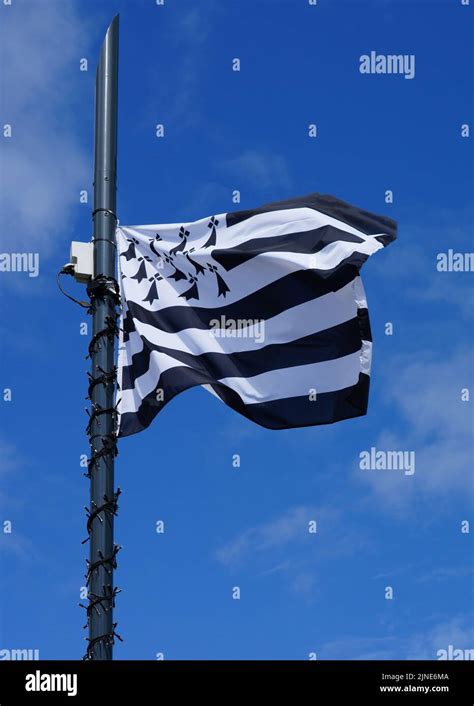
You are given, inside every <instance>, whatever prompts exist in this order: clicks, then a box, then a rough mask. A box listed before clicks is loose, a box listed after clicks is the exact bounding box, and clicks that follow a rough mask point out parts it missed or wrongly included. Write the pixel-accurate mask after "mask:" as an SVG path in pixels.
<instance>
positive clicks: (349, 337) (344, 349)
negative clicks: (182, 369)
mask: <svg viewBox="0 0 474 706" xmlns="http://www.w3.org/2000/svg"><path fill="white" fill-rule="evenodd" d="M365 311H367V310H365ZM366 320H367V321H368V317H366ZM142 340H143V349H142V350H141V351H140V352H138V353H135V354H134V355H133V356H132V362H131V364H130V365H128V366H125V367H124V368H123V369H122V383H121V388H122V390H131V389H133V387H134V386H135V381H136V380H137V378H139V377H140V376H141V375H144V374H145V373H146V372H147V370H148V368H149V367H150V357H151V353H152V351H158V352H160V353H166V354H167V355H169V356H170V357H172V358H174V359H175V360H177V361H179V362H180V363H183V365H188V366H189V367H191V368H194V369H195V370H199V371H200V372H202V373H203V374H206V373H207V374H208V375H209V376H210V377H211V378H212V379H213V380H220V379H222V378H227V377H243V378H249V377H253V376H254V375H259V374H260V373H266V372H269V371H270V370H278V369H280V368H291V367H294V366H297V365H309V364H310V363H322V362H323V361H326V360H334V359H335V358H342V357H343V356H345V355H350V354H351V353H355V352H356V351H358V350H360V347H361V344H362V341H361V325H360V318H359V316H355V317H354V318H353V319H349V320H348V321H345V322H344V323H342V324H337V325H336V326H331V327H330V328H327V329H324V330H323V331H318V332H317V333H312V334H310V335H308V336H303V337H302V338H298V339H296V340H294V341H290V342H287V343H271V344H269V345H267V346H262V347H261V348H255V349H253V350H248V351H239V352H237V353H201V354H200V355H193V354H192V353H188V352H185V351H178V350H176V349H174V348H166V347H165V346H159V345H156V344H154V343H151V342H150V341H148V340H147V339H146V338H145V337H144V336H142ZM364 340H367V339H364ZM369 340H370V339H369ZM173 370H174V368H170V370H167V371H165V372H164V373H163V374H162V378H163V379H162V381H161V386H162V387H163V388H164V389H167V388H168V387H172V385H170V383H169V382H168V379H167V377H168V376H169V375H174V373H173Z"/></svg>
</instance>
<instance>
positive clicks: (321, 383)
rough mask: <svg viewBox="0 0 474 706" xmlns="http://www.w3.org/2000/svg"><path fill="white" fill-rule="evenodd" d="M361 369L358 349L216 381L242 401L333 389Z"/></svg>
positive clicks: (347, 383)
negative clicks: (232, 391)
mask: <svg viewBox="0 0 474 706" xmlns="http://www.w3.org/2000/svg"><path fill="white" fill-rule="evenodd" d="M360 372H361V364H360V352H359V351H358V352H356V353H351V354H350V355H346V356H344V357H342V358H336V359H335V360H326V361H324V362H322V363H311V364H309V365H299V366H297V367H293V368H282V369H280V370H270V371H268V372H266V373H261V374H260V375H254V376H253V377H250V378H239V377H230V378H223V379H221V380H220V382H221V383H222V384H224V385H227V386H228V387H230V388H231V389H232V390H234V391H235V392H237V393H238V394H239V395H240V397H241V398H242V400H243V401H244V403H245V404H258V403H260V402H269V401H270V400H279V399H284V398H286V397H299V396H302V395H309V394H310V391H311V390H313V389H314V390H316V395H317V394H319V393H323V392H334V391H336V390H342V389H344V388H345V387H350V386H351V385H355V384H356V383H357V381H358V379H359V373H360Z"/></svg>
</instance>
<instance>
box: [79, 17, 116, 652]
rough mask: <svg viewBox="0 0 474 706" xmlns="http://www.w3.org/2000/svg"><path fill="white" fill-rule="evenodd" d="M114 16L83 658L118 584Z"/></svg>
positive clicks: (105, 119)
mask: <svg viewBox="0 0 474 706" xmlns="http://www.w3.org/2000/svg"><path fill="white" fill-rule="evenodd" d="M118 40H119V16H118V15H117V16H116V17H114V19H113V20H112V22H111V24H110V26H109V28H108V30H107V33H106V35H105V39H104V42H103V44H102V49H101V53H100V58H99V64H98V67H97V74H96V86H95V135H94V210H93V212H92V219H93V223H94V226H93V252H94V275H93V277H92V279H91V280H90V282H89V285H88V287H87V291H88V294H89V297H90V300H91V313H92V320H93V333H92V339H91V342H90V345H89V355H90V358H91V362H92V368H91V374H90V376H89V379H90V385H89V399H90V401H91V407H90V419H89V425H88V430H87V431H88V435H89V443H90V457H89V463H88V473H87V475H88V477H89V478H90V506H89V508H88V510H87V514H88V520H87V530H88V534H89V541H90V554H89V561H88V570H87V575H86V584H87V588H88V596H87V598H88V605H87V606H86V608H87V626H86V627H87V628H88V632H89V636H88V638H86V639H87V640H88V647H87V653H86V655H85V659H91V660H111V659H112V650H113V644H114V637H118V636H117V635H116V633H115V623H114V620H113V608H114V602H115V595H116V593H117V592H118V589H116V588H115V587H114V569H115V568H116V554H117V551H118V549H119V547H118V546H117V545H115V544H114V516H115V514H116V511H117V499H118V494H119V493H120V489H118V490H117V491H115V490H114V459H115V456H116V453H117V451H116V425H117V424H116V423H117V413H116V409H115V406H114V405H115V387H116V366H115V339H116V336H117V305H118V304H119V303H120V298H119V290H118V285H117V281H116V263H117V255H116V239H115V229H116V225H117V217H116V152H117V97H118V91H117V89H118Z"/></svg>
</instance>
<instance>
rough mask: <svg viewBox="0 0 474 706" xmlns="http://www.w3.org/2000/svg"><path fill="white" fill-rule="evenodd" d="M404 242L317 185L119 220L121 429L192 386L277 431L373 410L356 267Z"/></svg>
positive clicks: (145, 419) (141, 423) (131, 428)
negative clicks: (169, 219) (248, 207)
mask: <svg viewBox="0 0 474 706" xmlns="http://www.w3.org/2000/svg"><path fill="white" fill-rule="evenodd" d="M395 237H396V224H395V222H394V221H393V220H392V219H390V218H387V217H384V216H377V215H374V214H372V213H368V212H367V211H362V210H360V209H358V208H355V207H353V206H350V205H349V204H347V203H344V202H343V201H339V200H338V199H336V198H334V197H332V196H324V195H320V194H310V195H308V196H304V197H302V198H295V199H291V200H288V201H280V202H278V203H272V204H268V205H266V206H263V207H262V208H258V209H255V210H252V211H238V212H233V213H223V214H219V215H215V216H211V217H209V218H203V219H201V220H198V221H195V222H194V223H172V224H166V225H145V226H120V227H118V228H117V240H118V246H119V254H120V256H119V262H120V271H121V272H120V274H121V278H120V279H121V294H122V302H123V313H122V319H121V334H120V345H119V363H118V367H119V385H120V389H119V392H118V405H117V409H118V413H119V433H120V436H127V435H129V434H134V433H136V432H138V431H141V430H142V429H145V428H146V427H147V426H148V425H149V424H150V423H151V421H152V420H153V418H154V417H155V415H156V414H158V412H159V411H160V410H161V409H162V408H163V407H164V406H165V405H166V404H167V403H168V402H169V401H170V400H172V399H173V397H174V396H175V395H177V394H179V393H180V392H182V391H183V390H186V389H188V388H190V387H193V386H195V385H202V386H203V387H205V388H206V389H207V390H209V392H211V393H213V394H214V395H216V396H217V397H219V398H220V399H221V400H222V401H223V402H225V403H226V404H227V405H229V406H230V407H232V408H233V409H235V410H236V411H237V412H240V413H241V414H243V415H244V416H245V417H247V418H248V419H251V420H253V421H254V422H257V423H258V424H261V425H262V426H264V427H268V428H270V429H286V428H291V427H300V426H309V425H314V424H330V423H332V422H337V421H340V420H342V419H348V418H351V417H358V416H361V415H363V414H366V412H367V403H368V393H369V375H370V364H371V352H372V351H371V349H372V343H371V333H370V324H369V317H368V312H367V302H366V298H365V293H364V288H363V285H362V281H361V279H360V276H359V270H360V268H361V266H362V265H363V263H364V262H365V261H366V260H367V258H368V257H369V256H370V255H372V254H373V253H375V252H377V250H380V249H382V248H383V247H385V246H386V245H388V244H389V243H390V242H392V241H393V240H394V239H395Z"/></svg>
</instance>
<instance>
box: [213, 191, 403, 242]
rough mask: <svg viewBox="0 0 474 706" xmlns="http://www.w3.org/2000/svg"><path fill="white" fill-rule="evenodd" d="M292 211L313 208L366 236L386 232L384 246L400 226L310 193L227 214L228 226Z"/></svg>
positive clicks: (394, 236)
mask: <svg viewBox="0 0 474 706" xmlns="http://www.w3.org/2000/svg"><path fill="white" fill-rule="evenodd" d="M289 208H312V209H313V210H315V211H319V212H320V213H325V214H326V215H328V216H331V217H332V218H336V219H337V220H339V221H342V222H343V223H346V224H347V225H350V226H352V227H353V228H357V229H358V230H360V231H362V233H364V234H365V235H375V234H376V233H383V234H385V235H386V236H387V242H384V243H383V244H384V245H387V244H388V243H391V242H392V241H393V240H395V238H396V237H397V224H396V222H395V221H394V220H393V219H392V218H388V217H387V216H380V215H377V214H375V213H371V212H369V211H363V210H362V209H360V208H357V207H356V206H351V205H350V204H348V203H346V202H345V201H340V200H339V199H336V198H335V197H334V196H329V195H327V194H317V193H314V194H307V195H306V196H300V197H297V198H293V199H288V200H286V201H276V202H275V203H269V204H265V205H264V206H261V207H260V208H255V209H253V210H249V211H234V212H233V213H228V214H227V215H226V223H227V227H230V226H233V225H236V224H237V223H242V221H245V220H247V219H248V218H252V216H257V215H258V214H260V213H269V212H271V211H283V210H285V209H289ZM381 242H383V241H381Z"/></svg>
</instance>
